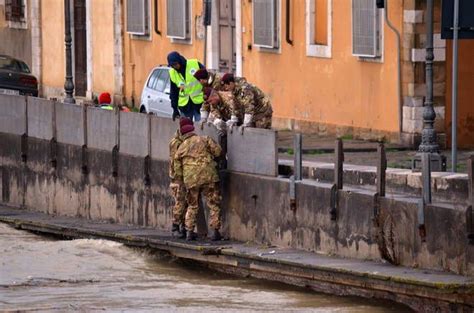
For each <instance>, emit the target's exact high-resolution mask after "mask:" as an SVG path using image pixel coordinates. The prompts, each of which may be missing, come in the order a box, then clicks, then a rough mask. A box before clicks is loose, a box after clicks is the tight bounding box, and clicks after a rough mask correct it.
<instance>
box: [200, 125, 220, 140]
mask: <svg viewBox="0 0 474 313" xmlns="http://www.w3.org/2000/svg"><path fill="white" fill-rule="evenodd" d="M194 127H195V133H196V134H198V135H199V136H209V137H211V138H212V139H214V141H215V142H217V143H219V142H220V136H219V133H218V131H217V128H216V127H215V126H214V125H213V124H209V123H204V124H200V123H195V124H194ZM201 127H202V128H201Z"/></svg>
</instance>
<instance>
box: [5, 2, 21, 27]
mask: <svg viewBox="0 0 474 313" xmlns="http://www.w3.org/2000/svg"><path fill="white" fill-rule="evenodd" d="M24 18H25V3H24V0H5V19H6V20H7V21H16V22H19V21H21V20H22V19H24Z"/></svg>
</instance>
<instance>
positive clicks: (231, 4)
mask: <svg viewBox="0 0 474 313" xmlns="http://www.w3.org/2000/svg"><path fill="white" fill-rule="evenodd" d="M218 3H219V71H220V72H232V73H235V71H236V37H235V1H234V0H220V1H218Z"/></svg>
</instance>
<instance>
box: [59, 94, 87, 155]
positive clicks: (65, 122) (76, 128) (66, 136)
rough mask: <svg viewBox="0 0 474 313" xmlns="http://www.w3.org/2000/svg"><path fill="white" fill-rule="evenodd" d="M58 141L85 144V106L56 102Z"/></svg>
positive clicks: (78, 144)
mask: <svg viewBox="0 0 474 313" xmlns="http://www.w3.org/2000/svg"><path fill="white" fill-rule="evenodd" d="M55 105H56V136H57V141H58V142H60V143H66V144H71V145H77V146H82V145H84V144H85V143H86V142H85V138H84V108H83V107H81V106H78V105H70V104H64V103H60V102H56V103H55Z"/></svg>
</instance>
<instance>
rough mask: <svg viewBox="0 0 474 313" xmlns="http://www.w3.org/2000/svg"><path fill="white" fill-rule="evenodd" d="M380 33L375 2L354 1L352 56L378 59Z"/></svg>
mask: <svg viewBox="0 0 474 313" xmlns="http://www.w3.org/2000/svg"><path fill="white" fill-rule="evenodd" d="M378 33H379V29H378V11H377V7H376V3H375V0H352V54H353V55H356V56H362V57H377V56H378V47H377V43H378Z"/></svg>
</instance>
